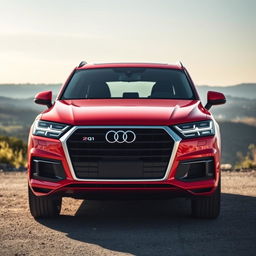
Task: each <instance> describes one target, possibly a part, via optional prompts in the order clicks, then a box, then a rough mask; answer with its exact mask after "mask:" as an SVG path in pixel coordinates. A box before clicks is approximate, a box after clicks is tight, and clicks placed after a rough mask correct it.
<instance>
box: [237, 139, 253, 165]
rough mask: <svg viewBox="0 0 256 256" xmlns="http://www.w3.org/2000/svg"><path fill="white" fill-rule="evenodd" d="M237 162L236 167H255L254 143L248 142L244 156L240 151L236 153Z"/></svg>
mask: <svg viewBox="0 0 256 256" xmlns="http://www.w3.org/2000/svg"><path fill="white" fill-rule="evenodd" d="M237 157H238V159H239V162H238V163H237V164H236V166H235V167H236V168H255V167H256V145H254V144H250V145H249V147H248V152H247V154H246V156H243V154H242V153H241V152H238V153H237Z"/></svg>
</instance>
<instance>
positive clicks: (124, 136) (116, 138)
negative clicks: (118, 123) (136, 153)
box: [105, 130, 136, 143]
mask: <svg viewBox="0 0 256 256" xmlns="http://www.w3.org/2000/svg"><path fill="white" fill-rule="evenodd" d="M105 139H106V141H107V142H108V143H133V142H134V141H135V140H136V134H135V133H134V132H133V131H131V130H127V131H123V130H119V131H114V130H111V131H108V132H107V133H106V135H105Z"/></svg>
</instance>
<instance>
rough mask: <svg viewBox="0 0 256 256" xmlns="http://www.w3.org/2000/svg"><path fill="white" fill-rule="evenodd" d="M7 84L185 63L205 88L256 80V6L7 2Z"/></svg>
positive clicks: (169, 0)
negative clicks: (86, 70)
mask: <svg viewBox="0 0 256 256" xmlns="http://www.w3.org/2000/svg"><path fill="white" fill-rule="evenodd" d="M0 6H1V8H0V83H63V82H64V81H65V80H66V78H67V77H68V75H69V74H70V72H71V71H72V69H73V68H74V67H75V66H77V65H78V64H79V62H80V61H81V60H85V61H87V62H89V63H99V62H160V63H175V62H177V61H182V63H183V64H184V65H185V66H186V67H187V69H188V71H189V72H190V74H191V76H192V78H193V80H194V82H195V83H196V84H198V85H204V84H207V85H221V86H227V85H234V84H239V83H255V82H256V15H255V11H256V0H179V1H178V0H119V1H118V0H107V1H106V0H89V1H87V0H83V1H79V0H72V1H67V0H54V1H53V0H38V1H33V0H22V1H20V0H17V1H15V0H6V1H4V0H0Z"/></svg>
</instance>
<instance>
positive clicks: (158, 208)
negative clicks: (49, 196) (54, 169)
mask: <svg viewBox="0 0 256 256" xmlns="http://www.w3.org/2000/svg"><path fill="white" fill-rule="evenodd" d="M39 222H40V223H41V224H42V225H45V226H47V227H49V228H51V229H54V230H58V231H60V232H64V233H66V234H67V236H68V237H70V238H72V239H75V240H78V241H81V242H85V243H90V244H96V245H99V246H102V247H103V248H106V249H110V250H113V251H119V252H125V253H131V254H133V255H208V256H211V255H214V256H216V255H254V253H255V250H256V245H255V244H256V235H255V230H256V198H255V197H250V196H242V195H235V194H222V211H221V215H220V216H219V218H218V219H216V220H200V219H193V218H191V217H190V201H189V200H188V199H172V200H167V201H166V200H164V201H162V200H154V201H150V200H147V201H83V203H82V204H81V206H80V207H79V209H78V210H77V212H76V214H75V216H64V215H62V216H60V218H57V219H49V220H40V221H39Z"/></svg>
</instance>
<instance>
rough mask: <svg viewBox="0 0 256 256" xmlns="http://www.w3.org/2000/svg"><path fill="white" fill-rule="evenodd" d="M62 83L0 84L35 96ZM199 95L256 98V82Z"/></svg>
mask: <svg viewBox="0 0 256 256" xmlns="http://www.w3.org/2000/svg"><path fill="white" fill-rule="evenodd" d="M60 86H61V84H0V96H3V97H9V98H18V99H26V98H34V96H35V94H36V93H38V92H41V91H48V90H51V91H53V94H54V95H57V93H58V91H59V89H60ZM197 89H198V92H199V95H200V97H201V99H202V101H203V102H206V95H207V91H219V92H222V93H224V94H225V95H228V96H232V97H238V98H247V99H256V83H251V84H238V85H232V86H226V87H223V86H207V85H200V86H197Z"/></svg>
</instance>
